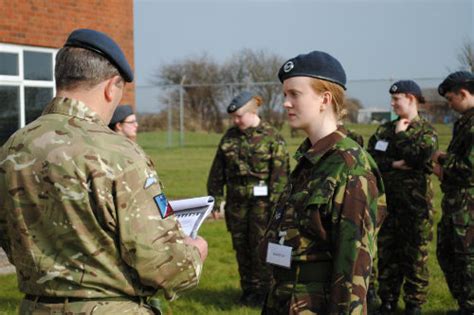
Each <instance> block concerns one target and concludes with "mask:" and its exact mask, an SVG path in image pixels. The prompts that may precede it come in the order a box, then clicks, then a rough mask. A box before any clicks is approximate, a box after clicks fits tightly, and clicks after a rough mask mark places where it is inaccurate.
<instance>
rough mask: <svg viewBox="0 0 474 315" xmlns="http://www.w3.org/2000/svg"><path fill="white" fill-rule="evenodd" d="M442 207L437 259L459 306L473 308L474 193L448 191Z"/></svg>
mask: <svg viewBox="0 0 474 315" xmlns="http://www.w3.org/2000/svg"><path fill="white" fill-rule="evenodd" d="M471 190H473V189H471ZM441 206H442V209H443V216H442V218H441V221H440V222H439V224H438V239H437V247H436V255H437V257H438V262H439V265H440V267H441V269H442V270H443V273H444V276H445V278H446V282H447V283H448V287H449V291H450V292H451V294H452V295H453V297H454V298H455V299H456V300H457V301H458V304H459V307H461V308H465V309H467V310H472V311H474V192H473V191H471V192H469V191H468V190H467V189H459V190H456V191H453V193H445V195H444V197H443V201H442V204H441Z"/></svg>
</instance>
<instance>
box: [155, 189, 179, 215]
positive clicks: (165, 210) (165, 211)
mask: <svg viewBox="0 0 474 315" xmlns="http://www.w3.org/2000/svg"><path fill="white" fill-rule="evenodd" d="M153 200H154V201H155V204H156V206H157V207H158V210H160V214H161V217H162V218H163V219H164V218H167V217H169V216H170V215H173V214H174V211H173V208H171V205H170V203H169V202H168V199H166V196H165V195H164V194H159V195H156V196H155V197H153Z"/></svg>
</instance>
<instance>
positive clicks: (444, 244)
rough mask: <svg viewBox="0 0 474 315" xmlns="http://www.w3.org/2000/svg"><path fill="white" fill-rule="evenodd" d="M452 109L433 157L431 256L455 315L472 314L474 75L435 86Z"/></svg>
mask: <svg viewBox="0 0 474 315" xmlns="http://www.w3.org/2000/svg"><path fill="white" fill-rule="evenodd" d="M438 91H439V94H440V95H441V96H444V97H445V98H446V99H447V100H448V103H449V105H450V106H451V108H452V109H453V110H455V111H456V112H458V113H460V114H461V117H460V118H459V119H458V120H457V121H456V123H455V124H454V130H453V138H452V139H451V142H450V143H449V146H448V151H447V152H442V151H437V152H436V153H435V154H434V155H433V160H434V161H435V162H436V164H435V169H434V170H435V174H436V175H437V176H438V177H439V179H440V181H441V190H442V191H443V193H444V196H443V200H442V202H441V207H442V210H443V215H442V217H441V221H440V222H439V224H438V244H437V248H436V254H437V257H438V262H439V265H440V266H441V269H442V270H443V272H444V276H445V277H446V281H447V283H448V287H449V290H450V292H451V294H452V295H453V297H454V298H455V299H456V300H457V301H458V304H459V312H458V314H461V315H464V314H469V315H472V314H474V172H473V165H474V129H473V128H474V75H473V74H472V73H470V72H466V71H459V72H454V73H452V74H450V75H449V76H448V77H447V78H446V79H445V80H444V81H443V82H442V83H441V84H440V86H439V88H438Z"/></svg>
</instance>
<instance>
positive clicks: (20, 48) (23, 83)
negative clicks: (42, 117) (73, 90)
mask: <svg viewBox="0 0 474 315" xmlns="http://www.w3.org/2000/svg"><path fill="white" fill-rule="evenodd" d="M25 50H26V51H35V52H43V53H51V58H52V61H51V65H52V69H51V71H52V74H53V78H52V80H51V81H43V80H41V81H40V80H25V79H24V76H23V72H24V71H23V69H24V67H23V66H24V62H23V52H24V51H25ZM0 52H6V53H16V54H18V75H0V85H8V86H18V87H19V89H20V108H19V114H20V115H19V117H20V121H19V123H20V125H19V126H18V127H19V128H23V127H24V126H25V117H26V113H25V87H47V88H52V89H53V95H56V84H55V80H54V65H55V60H56V53H57V52H58V49H54V48H43V47H36V46H25V45H14V44H5V43H0ZM0 110H2V109H1V108H0Z"/></svg>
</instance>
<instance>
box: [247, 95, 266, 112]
mask: <svg viewBox="0 0 474 315" xmlns="http://www.w3.org/2000/svg"><path fill="white" fill-rule="evenodd" d="M262 104H263V98H262V97H261V96H258V95H257V96H254V97H252V99H251V100H250V101H248V102H247V104H245V105H244V106H242V109H243V111H244V112H252V113H254V114H256V113H257V112H258V108H259V107H260V106H262Z"/></svg>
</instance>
